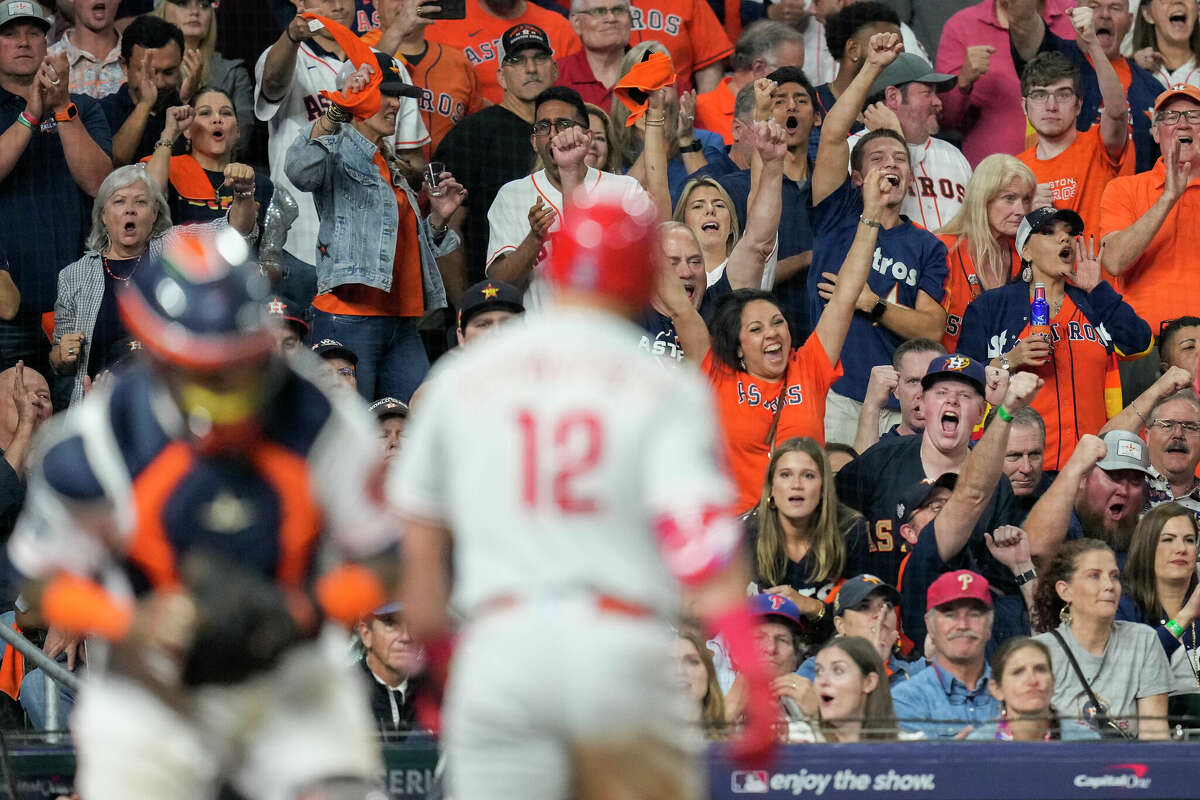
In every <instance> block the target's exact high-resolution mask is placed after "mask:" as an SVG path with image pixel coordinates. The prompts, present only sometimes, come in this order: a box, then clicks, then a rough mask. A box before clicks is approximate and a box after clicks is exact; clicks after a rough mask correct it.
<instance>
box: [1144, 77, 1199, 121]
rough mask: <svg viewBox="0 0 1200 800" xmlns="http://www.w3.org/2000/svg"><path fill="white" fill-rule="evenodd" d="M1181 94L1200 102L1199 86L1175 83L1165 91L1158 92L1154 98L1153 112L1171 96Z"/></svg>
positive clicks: (1179, 95) (1156, 111)
mask: <svg viewBox="0 0 1200 800" xmlns="http://www.w3.org/2000/svg"><path fill="white" fill-rule="evenodd" d="M1181 96H1182V97H1187V98H1189V99H1191V100H1195V101H1196V102H1197V103H1200V88H1197V87H1195V86H1192V85H1191V84H1190V83H1177V84H1175V85H1174V86H1172V87H1171V88H1170V89H1167V90H1166V91H1165V92H1163V93H1162V94H1160V95H1159V96H1158V97H1157V98H1155V100H1154V113H1155V114H1157V113H1158V110H1159V109H1160V108H1162V107H1163V106H1165V105H1166V104H1167V102H1168V101H1170V100H1171V99H1172V98H1174V97H1181Z"/></svg>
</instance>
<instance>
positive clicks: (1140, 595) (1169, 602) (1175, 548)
mask: <svg viewBox="0 0 1200 800" xmlns="http://www.w3.org/2000/svg"><path fill="white" fill-rule="evenodd" d="M1197 527H1198V526H1197V523H1196V517H1195V516H1194V515H1193V514H1192V512H1191V511H1189V510H1188V509H1186V508H1184V507H1183V506H1181V505H1180V504H1179V503H1174V502H1172V503H1163V504H1162V505H1158V506H1155V507H1154V508H1152V509H1151V510H1150V511H1149V512H1148V513H1147V514H1146V516H1144V517H1142V518H1141V520H1140V521H1139V522H1138V525H1137V529H1136V530H1135V531H1134V532H1133V539H1132V541H1130V543H1129V558H1128V560H1126V562H1125V588H1126V592H1127V593H1128V595H1129V599H1130V600H1132V601H1133V605H1134V606H1135V607H1136V609H1137V615H1138V618H1139V621H1141V622H1144V623H1145V624H1147V625H1149V626H1151V627H1153V628H1154V629H1155V633H1157V634H1158V640H1159V642H1161V643H1162V646H1163V651H1164V652H1165V653H1166V654H1167V658H1168V659H1170V661H1171V668H1172V672H1173V674H1174V678H1175V682H1174V686H1173V691H1174V692H1180V693H1183V692H1187V693H1194V692H1197V691H1200V637H1197V634H1196V617H1197V616H1200V591H1197V586H1198V584H1200V578H1198V577H1197V575H1196V548H1197V534H1198V533H1200V531H1198V530H1197Z"/></svg>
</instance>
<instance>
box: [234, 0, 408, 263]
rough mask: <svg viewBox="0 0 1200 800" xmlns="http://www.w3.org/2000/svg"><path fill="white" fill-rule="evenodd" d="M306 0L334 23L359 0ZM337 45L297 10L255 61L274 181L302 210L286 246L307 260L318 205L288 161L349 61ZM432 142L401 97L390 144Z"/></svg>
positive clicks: (402, 72)
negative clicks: (296, 182) (290, 173)
mask: <svg viewBox="0 0 1200 800" xmlns="http://www.w3.org/2000/svg"><path fill="white" fill-rule="evenodd" d="M302 3H303V5H304V10H305V11H306V12H311V13H312V14H319V15H321V16H322V17H324V18H327V19H329V20H331V21H332V22H334V23H335V24H342V25H349V24H350V22H351V21H352V20H353V18H354V0H302ZM337 49H338V45H337V43H336V42H335V41H334V39H333V37H332V36H331V35H330V33H329V31H328V30H326V26H325V25H323V24H322V23H321V22H320V21H316V20H309V19H305V18H304V17H301V16H300V15H297V16H296V17H295V18H294V19H293V20H292V22H291V24H289V25H288V27H286V28H284V30H283V33H282V34H281V35H280V37H279V40H278V41H276V42H275V43H274V44H273V45H271V46H270V47H269V48H267V49H266V50H265V51H264V52H263V54H262V55H261V56H259V58H258V63H257V64H255V66H254V115H255V116H256V117H258V118H259V119H260V120H262V121H263V122H266V123H267V133H268V136H269V138H268V141H267V155H268V157H269V158H270V162H271V180H272V181H274V182H275V184H276V185H277V186H283V187H284V188H285V189H287V190H288V192H290V193H291V195H292V197H294V198H295V199H296V204H297V206H299V211H300V214H299V216H298V217H297V218H296V221H295V222H293V223H292V227H291V231H290V232H289V233H288V239H287V244H286V245H285V249H286V250H287V251H288V252H289V253H291V254H292V255H294V256H295V257H296V258H298V259H300V260H301V261H303V262H305V263H306V264H312V263H315V262H316V259H317V255H316V253H317V228H318V222H317V209H316V206H315V205H314V204H313V199H312V195H311V194H309V193H308V192H302V191H300V190H299V189H297V188H296V187H295V186H293V185H292V182H291V181H290V180H288V177H287V175H286V173H285V172H284V169H283V165H284V162H285V160H286V156H287V149H288V147H290V146H291V144H292V142H294V141H296V137H297V136H301V135H304V136H307V135H308V131H309V129H310V128H311V127H312V124H313V122H315V121H316V119H317V117H319V116H321V115H322V114H324V113H325V110H326V109H327V108H329V105H330V102H329V100H327V99H325V98H324V97H322V96H321V92H323V91H326V92H336V91H338V89H339V80H338V76H339V73H340V72H341V71H342V70H343V68H344V65H345V63H346V62H345V61H344V60H343V59H341V58H339V57H338V56H337V55H336V52H335V51H336V50H337ZM276 59H281V60H280V61H276ZM288 60H290V63H291V67H290V69H289V68H288V63H287V62H288ZM279 65H282V66H279ZM269 67H270V68H273V69H277V70H279V72H278V73H276V74H278V75H279V80H278V82H279V84H280V87H279V88H276V87H273V86H271V83H272V81H271V80H270V75H269V74H268V73H269V72H270V69H269ZM395 67H396V71H397V74H398V75H399V76H400V79H401V80H403V81H404V82H405V83H412V78H411V77H410V76H409V73H408V70H407V69H405V67H404V65H403V64H401V63H400V62H399V61H396V62H395ZM264 75H266V79H264ZM285 76H286V77H285ZM343 80H344V78H343ZM429 141H430V140H429V132H428V131H427V130H426V129H425V123H424V122H423V121H422V120H421V110H420V108H419V106H418V105H417V101H416V100H415V99H413V98H409V97H405V98H401V100H400V110H399V111H398V112H397V113H396V137H395V140H394V142H392V143H390V144H391V145H392V147H393V149H394V150H396V151H397V152H400V151H405V150H414V149H417V148H420V147H422V146H424V145H426V144H428V143H429Z"/></svg>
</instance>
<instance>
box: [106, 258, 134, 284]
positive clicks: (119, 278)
mask: <svg viewBox="0 0 1200 800" xmlns="http://www.w3.org/2000/svg"><path fill="white" fill-rule="evenodd" d="M143 255H144V254H143ZM117 260H118V261H133V267H131V268H130V270H129V274H128V275H118V274H117V273H115V272H113V270H112V266H111V264H112V262H111V261H110V260H109V258H108V256H106V255H101V256H100V264H101V265H102V266H103V267H104V271H105V272H107V273H108V277H110V278H112V279H113V280H114V281H121V282H122V283H124V282H126V281H128V280H129V279H130V278H132V277H133V273H135V272H137V268H138V267H140V266H141V265H142V256H140V255H139V256H138V257H137V259H136V260H134V259H130V258H119V259H117Z"/></svg>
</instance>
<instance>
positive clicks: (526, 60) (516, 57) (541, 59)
mask: <svg viewBox="0 0 1200 800" xmlns="http://www.w3.org/2000/svg"><path fill="white" fill-rule="evenodd" d="M501 63H503V64H504V66H506V67H520V66H523V65H525V64H533V65H534V66H535V67H541V66H545V65H546V64H549V63H550V54H549V53H543V52H542V51H540V50H539V51H537V52H536V53H530V54H529V55H521V54H519V53H513V54H512V55H511V56H505V57H504V61H503V62H501Z"/></svg>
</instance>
